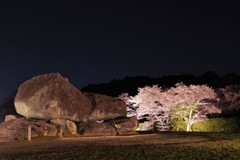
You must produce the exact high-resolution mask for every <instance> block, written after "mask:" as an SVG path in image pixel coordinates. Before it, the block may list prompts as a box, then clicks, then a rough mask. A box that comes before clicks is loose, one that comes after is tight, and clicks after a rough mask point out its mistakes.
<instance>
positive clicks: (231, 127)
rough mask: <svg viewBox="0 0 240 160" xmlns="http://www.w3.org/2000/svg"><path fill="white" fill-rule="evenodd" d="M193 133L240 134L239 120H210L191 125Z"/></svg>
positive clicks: (232, 118)
mask: <svg viewBox="0 0 240 160" xmlns="http://www.w3.org/2000/svg"><path fill="white" fill-rule="evenodd" d="M192 130H193V131H194V132H240V118H239V117H231V118H210V119H208V120H205V121H201V122H197V123H195V124H193V126H192Z"/></svg>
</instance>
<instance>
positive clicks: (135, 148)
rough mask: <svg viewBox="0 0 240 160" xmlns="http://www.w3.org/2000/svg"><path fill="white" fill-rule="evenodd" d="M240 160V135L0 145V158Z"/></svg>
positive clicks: (176, 135) (168, 135) (177, 135)
mask: <svg viewBox="0 0 240 160" xmlns="http://www.w3.org/2000/svg"><path fill="white" fill-rule="evenodd" d="M227 158H229V159H240V134H239V133H184V132H182V133H158V134H140V135H128V136H104V137H65V138H62V139H61V138H53V137H41V138H35V139H33V141H31V142H28V141H18V142H8V143H1V144H0V159H1V160H8V159H14V160H15V159H19V160H22V159H34V160H36V159H56V160H57V159H69V160H71V159H114V160H117V159H144V160H145V159H227Z"/></svg>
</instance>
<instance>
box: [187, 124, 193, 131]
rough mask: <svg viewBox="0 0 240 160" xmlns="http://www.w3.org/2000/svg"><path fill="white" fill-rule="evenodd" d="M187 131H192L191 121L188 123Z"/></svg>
mask: <svg viewBox="0 0 240 160" xmlns="http://www.w3.org/2000/svg"><path fill="white" fill-rule="evenodd" d="M187 132H192V125H191V124H190V123H188V124H187Z"/></svg>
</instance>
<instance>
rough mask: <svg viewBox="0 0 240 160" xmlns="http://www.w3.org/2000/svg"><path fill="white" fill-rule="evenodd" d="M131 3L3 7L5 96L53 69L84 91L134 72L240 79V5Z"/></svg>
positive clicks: (0, 34)
mask: <svg viewBox="0 0 240 160" xmlns="http://www.w3.org/2000/svg"><path fill="white" fill-rule="evenodd" d="M56 2H58V1H56ZM126 2H127V3H124V2H123V1H108V2H107V1H100V0H97V1H91V0H87V2H81V3H79V2H78V3H75V2H74V1H70V0H68V1H65V2H64V3H61V1H59V2H58V3H53V2H52V3H51V2H50V1H48V3H43V1H41V3H36V2H35V1H33V2H31V3H23V2H20V1H19V2H18V3H10V2H9V3H6V2H4V3H3V2H0V53H1V57H0V60H1V62H0V75H1V78H0V99H2V98H3V97H5V96H7V95H9V94H10V93H11V92H12V91H13V90H15V89H16V88H17V87H18V86H19V85H20V84H21V83H22V82H24V81H25V80H27V79H29V78H31V77H33V76H36V75H39V74H43V73H49V72H60V73H61V74H62V75H64V76H66V77H68V78H69V79H70V81H71V82H72V83H73V84H74V85H76V86H77V87H79V88H80V87H83V86H84V85H87V84H89V83H99V82H107V81H110V80H112V79H114V78H124V77H125V76H127V75H128V76H135V75H148V76H154V77H155V76H160V75H162V74H165V75H168V74H181V73H189V74H196V75H199V74H202V73H203V72H205V71H214V72H216V73H218V74H225V73H229V72H235V73H237V74H240V69H239V68H240V63H239V61H240V39H239V37H240V25H239V21H240V17H239V15H240V9H239V8H240V4H239V2H237V1H236V2H235V1H230V0H226V1H217V2H216V3H210V2H209V1H206V3H205V2H204V1H190V2H184V1H181V2H180V1H179V0H176V1H170V0H166V1H164V0H161V1H149V0H146V1H145V2H141V1H130V0H129V1H126Z"/></svg>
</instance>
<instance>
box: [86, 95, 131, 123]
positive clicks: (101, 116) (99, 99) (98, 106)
mask: <svg viewBox="0 0 240 160" xmlns="http://www.w3.org/2000/svg"><path fill="white" fill-rule="evenodd" d="M84 94H85V95H86V96H87V97H88V98H89V99H90V101H91V103H92V106H93V111H92V113H91V115H90V117H89V120H91V121H100V120H108V119H114V118H118V117H125V116H126V114H127V106H126V103H125V102H124V101H122V100H120V99H116V98H112V97H110V96H105V95H101V94H95V93H84Z"/></svg>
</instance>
